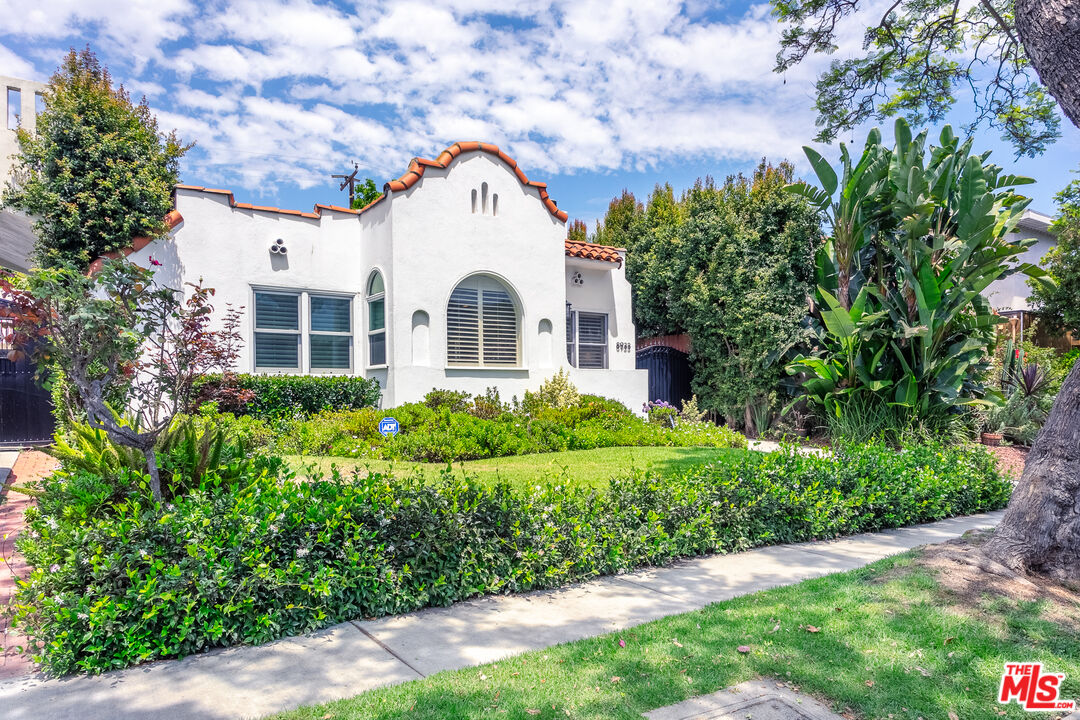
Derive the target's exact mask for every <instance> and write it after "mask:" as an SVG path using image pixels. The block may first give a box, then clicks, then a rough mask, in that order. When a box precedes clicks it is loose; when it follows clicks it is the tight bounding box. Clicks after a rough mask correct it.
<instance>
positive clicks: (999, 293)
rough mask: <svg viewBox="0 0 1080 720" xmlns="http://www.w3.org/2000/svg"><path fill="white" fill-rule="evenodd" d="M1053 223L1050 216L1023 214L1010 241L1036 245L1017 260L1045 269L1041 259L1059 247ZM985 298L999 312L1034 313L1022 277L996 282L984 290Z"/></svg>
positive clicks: (1020, 275)
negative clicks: (1052, 226) (1020, 240)
mask: <svg viewBox="0 0 1080 720" xmlns="http://www.w3.org/2000/svg"><path fill="white" fill-rule="evenodd" d="M1053 221H1054V219H1053V218H1052V217H1050V216H1049V215H1044V214H1042V213H1040V212H1035V211H1034V210H1025V211H1024V213H1023V215H1021V216H1020V220H1019V222H1017V223H1016V228H1015V229H1014V230H1013V231H1012V232H1011V233H1010V234H1009V240H1012V241H1016V240H1018V239H1021V238H1034V239H1035V244H1034V245H1032V246H1031V247H1030V248H1028V249H1027V250H1025V251H1024V252H1023V253H1022V254H1021V255H1020V256H1019V257H1018V258H1017V260H1018V261H1019V262H1021V263H1031V264H1032V265H1042V259H1043V257H1045V255H1046V253H1047V252H1049V251H1050V248H1052V247H1054V246H1055V245H1057V239H1056V238H1054V236H1053V234H1051V232H1050V224H1051V223H1052V222H1053ZM983 295H984V296H985V297H986V299H987V300H989V301H990V306H991V307H993V308H994V309H995V310H997V311H999V312H1014V311H1024V312H1027V311H1029V310H1031V304H1030V303H1029V302H1028V296H1029V295H1031V288H1030V287H1028V284H1027V276H1026V275H1023V274H1021V273H1014V274H1012V275H1010V276H1008V277H1006V278H1003V279H1001V280H995V281H994V282H992V283H990V284H989V285H988V286H987V287H986V289H985V290H983Z"/></svg>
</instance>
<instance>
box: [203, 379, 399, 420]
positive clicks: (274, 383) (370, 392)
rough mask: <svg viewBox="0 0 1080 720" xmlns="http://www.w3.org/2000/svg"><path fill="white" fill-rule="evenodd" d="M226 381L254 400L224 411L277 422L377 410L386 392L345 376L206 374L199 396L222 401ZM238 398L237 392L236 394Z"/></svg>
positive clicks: (372, 382) (373, 383)
mask: <svg viewBox="0 0 1080 720" xmlns="http://www.w3.org/2000/svg"><path fill="white" fill-rule="evenodd" d="M225 382H229V383H230V384H233V383H234V384H235V385H237V386H238V387H239V388H240V389H242V390H245V391H249V392H250V395H251V397H250V399H249V400H247V401H244V402H240V403H237V404H236V405H235V406H228V405H225V404H221V405H220V409H221V410H224V411H227V412H231V413H234V414H237V415H253V416H255V417H257V418H261V419H274V418H281V417H288V416H294V415H310V414H312V413H317V412H320V411H322V410H327V409H330V408H334V409H337V410H349V409H359V408H367V407H375V406H377V405H378V404H379V399H380V398H381V396H382V389H381V388H380V387H379V382H378V381H377V380H373V379H372V380H369V379H367V378H362V377H352V376H345V375H234V376H232V377H231V378H228V379H226V378H225V377H223V376H222V375H206V376H204V377H203V378H201V379H200V380H199V382H198V384H197V385H198V396H199V397H200V398H202V399H204V400H208V401H219V402H220V396H221V395H222V393H221V392H220V388H219V386H220V385H222V384H223V383H225ZM233 395H235V393H233Z"/></svg>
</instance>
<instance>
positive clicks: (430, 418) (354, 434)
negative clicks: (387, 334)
mask: <svg viewBox="0 0 1080 720" xmlns="http://www.w3.org/2000/svg"><path fill="white" fill-rule="evenodd" d="M438 392H439V394H438V395H436V394H435V393H428V396H427V398H425V400H424V402H423V403H408V404H405V405H401V406H399V407H396V408H391V409H389V410H380V411H376V410H371V409H365V410H347V411H342V410H328V411H324V412H321V413H316V414H315V415H312V416H311V417H310V418H295V419H292V420H288V421H285V422H282V423H279V431H278V432H277V433H276V435H275V440H274V442H273V443H272V444H271V447H272V448H273V449H274V450H275V451H277V452H282V453H286V454H296V455H340V456H345V457H371V458H383V459H387V460H414V461H422V462H454V461H458V460H476V459H481V458H490V457H505V456H508V455H528V454H533V453H543V452H561V451H563V450H591V449H593V448H600V447H616V446H646V445H650V446H657V445H668V446H676V447H691V446H702V447H726V448H745V447H746V438H744V437H743V436H742V435H740V434H739V433H737V432H735V431H733V430H731V429H729V428H726V427H717V426H716V425H713V424H712V423H706V422H696V423H694V422H678V423H675V427H671V426H670V425H661V424H658V423H657V424H652V423H648V422H646V421H645V420H643V419H642V418H639V417H637V416H636V415H634V414H633V413H631V412H630V411H629V410H628V409H626V407H624V406H623V405H621V404H620V403H617V402H615V401H613V400H608V399H605V398H600V397H596V396H591V395H583V396H580V398H579V400H578V404H577V405H574V406H570V407H562V408H559V407H552V406H549V405H540V406H538V407H536V408H534V410H533V412H532V413H531V414H526V413H525V412H524V411H523V408H522V407H521V406H519V407H518V409H517V410H516V411H513V410H511V408H509V407H508V406H506V405H505V404H504V403H502V402H501V401H500V399H499V396H498V393H497V392H494V393H493V392H492V391H489V392H488V393H487V394H485V395H477V396H476V397H475V398H473V399H472V401H470V402H469V403H468V404H467V405H466V406H465V407H466V409H465V411H456V410H454V409H453V408H455V407H461V405H462V404H464V403H465V402H466V401H465V399H464V398H460V397H455V396H452V395H451V394H450V393H448V392H447V391H438ZM384 415H392V416H393V417H395V418H396V419H397V421H398V424H399V426H400V429H401V430H400V433H399V434H398V435H396V436H394V437H390V438H384V437H383V436H382V435H380V434H379V431H378V423H379V419H380V418H382V417H383V416H384Z"/></svg>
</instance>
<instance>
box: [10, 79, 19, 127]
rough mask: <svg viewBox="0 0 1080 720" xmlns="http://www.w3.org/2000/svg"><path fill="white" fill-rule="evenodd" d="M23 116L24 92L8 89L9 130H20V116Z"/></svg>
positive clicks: (17, 89)
mask: <svg viewBox="0 0 1080 720" xmlns="http://www.w3.org/2000/svg"><path fill="white" fill-rule="evenodd" d="M20 115H22V92H20V91H19V88H12V87H9V88H8V89H7V129H8V130H18V128H19V116H20Z"/></svg>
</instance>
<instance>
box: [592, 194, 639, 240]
mask: <svg viewBox="0 0 1080 720" xmlns="http://www.w3.org/2000/svg"><path fill="white" fill-rule="evenodd" d="M643 211H644V208H642V207H641V203H639V202H638V201H637V198H635V197H634V193H632V192H630V191H629V190H623V191H622V195H620V196H619V197H617V198H615V199H614V200H612V201H611V204H610V205H608V210H607V214H606V215H604V222H603V224H602V225H600V224H598V225H597V227H596V232H595V233H594V234H593V237H592V238H591V240H592V242H594V243H597V244H598V245H610V246H611V247H623V248H629V247H630V246H631V245H633V233H634V232H635V231H636V230H637V229H638V227H639V221H640V219H641V214H642V212H643Z"/></svg>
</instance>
